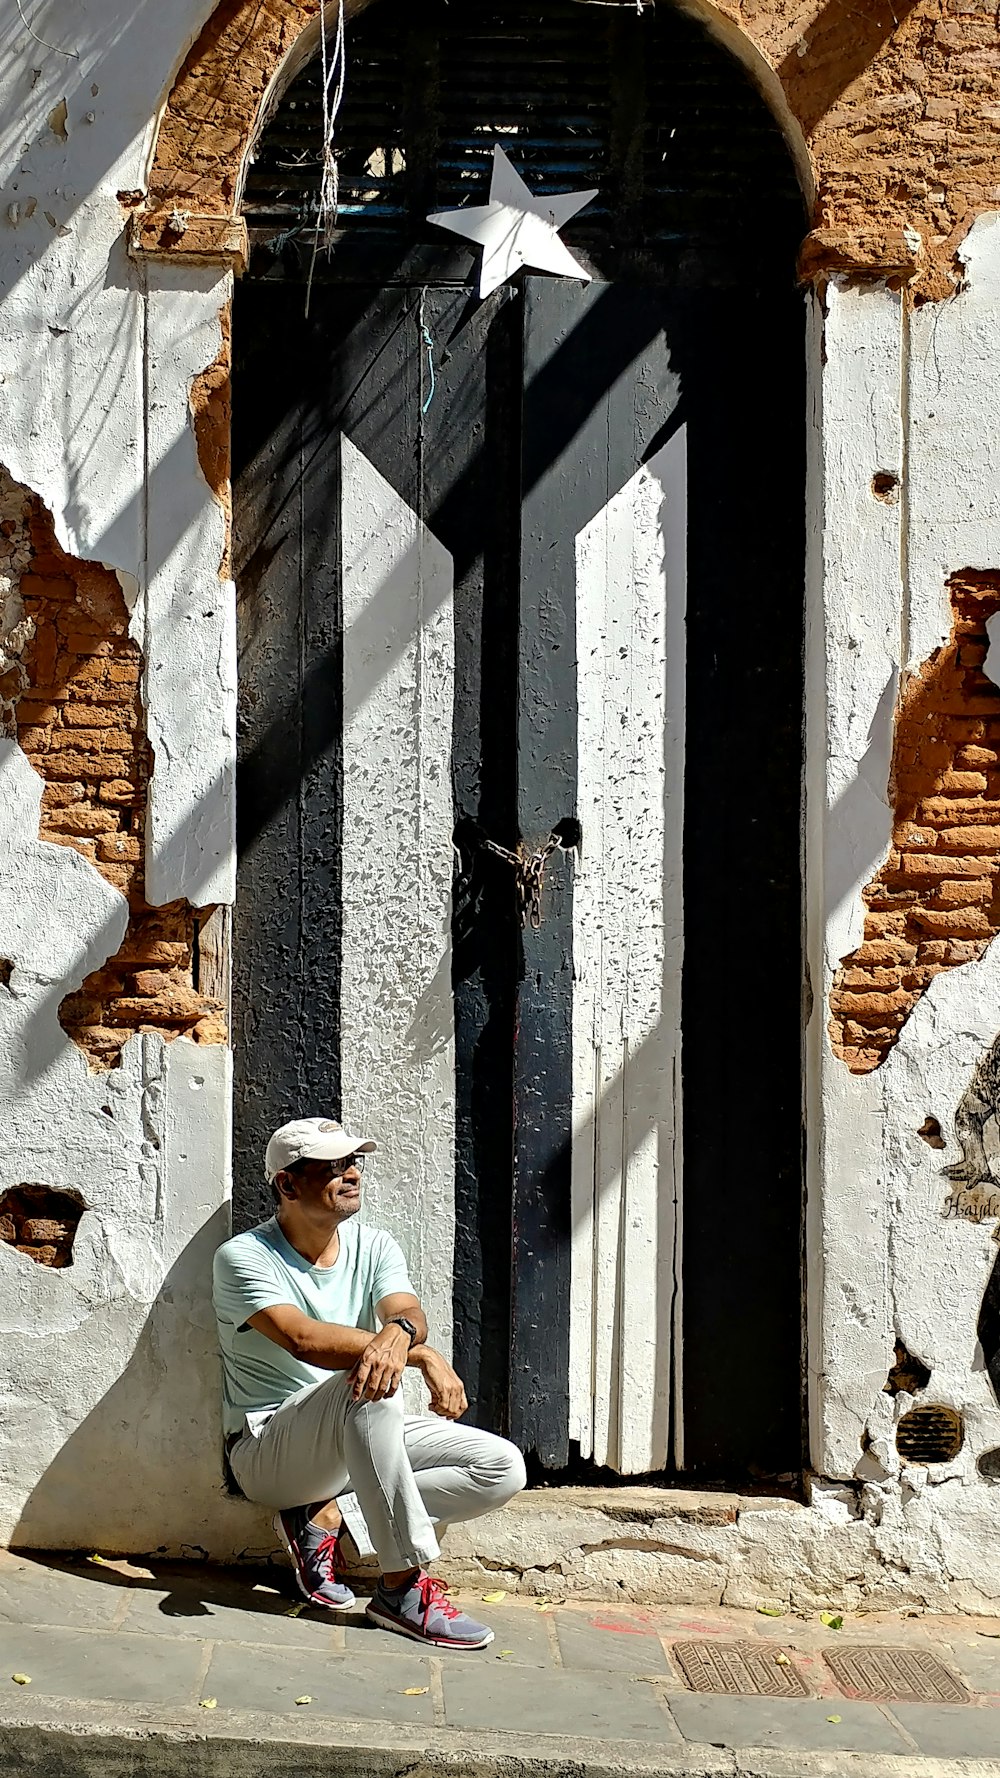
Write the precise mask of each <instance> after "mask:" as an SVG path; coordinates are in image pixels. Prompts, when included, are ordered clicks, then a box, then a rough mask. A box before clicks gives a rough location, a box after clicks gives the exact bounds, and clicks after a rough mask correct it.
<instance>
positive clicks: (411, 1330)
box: [389, 1315, 417, 1346]
mask: <svg viewBox="0 0 1000 1778" xmlns="http://www.w3.org/2000/svg"><path fill="white" fill-rule="evenodd" d="M392 1322H395V1324H396V1326H397V1327H401V1328H402V1330H403V1332H404V1333H407V1334H409V1336H410V1345H411V1346H412V1345H413V1342H414V1340H415V1339H416V1337H417V1330H416V1328H415V1327H414V1325H413V1322H412V1321H407V1319H406V1316H405V1315H390V1316H389V1323H390V1325H391V1324H392Z"/></svg>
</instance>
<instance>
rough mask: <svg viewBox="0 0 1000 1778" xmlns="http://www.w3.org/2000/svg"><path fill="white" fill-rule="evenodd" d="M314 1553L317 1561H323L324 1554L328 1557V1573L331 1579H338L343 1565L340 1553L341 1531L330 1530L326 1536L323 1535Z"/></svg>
mask: <svg viewBox="0 0 1000 1778" xmlns="http://www.w3.org/2000/svg"><path fill="white" fill-rule="evenodd" d="M314 1554H315V1557H316V1561H317V1562H321V1561H322V1560H323V1557H324V1556H326V1557H328V1561H327V1565H326V1572H327V1575H328V1577H329V1579H330V1580H336V1578H337V1574H338V1572H339V1571H340V1569H341V1568H342V1567H343V1561H342V1558H341V1554H340V1532H339V1531H329V1532H328V1533H327V1535H326V1536H325V1537H321V1538H320V1540H319V1543H318V1544H317V1545H316V1549H315V1551H314Z"/></svg>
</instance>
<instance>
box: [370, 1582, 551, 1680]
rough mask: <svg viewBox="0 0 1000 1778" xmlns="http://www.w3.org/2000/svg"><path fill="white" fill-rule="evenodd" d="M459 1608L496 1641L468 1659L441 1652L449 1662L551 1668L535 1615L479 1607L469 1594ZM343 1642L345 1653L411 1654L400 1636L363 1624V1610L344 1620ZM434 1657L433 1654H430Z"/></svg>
mask: <svg viewBox="0 0 1000 1778" xmlns="http://www.w3.org/2000/svg"><path fill="white" fill-rule="evenodd" d="M458 1603H459V1605H460V1606H461V1607H462V1609H463V1610H464V1611H468V1612H469V1613H471V1615H472V1616H473V1617H477V1618H480V1620H481V1622H483V1623H486V1624H489V1625H490V1627H491V1628H492V1630H493V1631H494V1633H495V1638H496V1640H495V1641H493V1642H491V1643H490V1645H489V1647H488V1648H485V1649H476V1650H470V1652H469V1653H468V1655H460V1654H458V1652H457V1651H456V1650H453V1649H448V1650H446V1651H445V1653H446V1655H447V1658H448V1660H449V1661H452V1660H470V1661H476V1662H478V1663H479V1665H480V1666H481V1665H482V1664H483V1662H484V1661H490V1660H494V1661H495V1660H499V1659H500V1658H501V1655H502V1657H503V1660H504V1662H505V1663H508V1664H509V1665H510V1666H512V1667H550V1666H552V1665H553V1660H554V1657H553V1654H552V1645H551V1643H550V1642H549V1636H548V1631H547V1629H546V1627H545V1617H544V1616H543V1615H542V1614H541V1613H539V1612H537V1611H532V1610H531V1609H530V1607H529V1608H528V1609H522V1608H521V1607H520V1606H517V1605H513V1606H511V1605H507V1606H500V1605H483V1604H482V1603H481V1602H480V1601H478V1600H477V1599H476V1598H475V1596H474V1595H472V1594H463V1595H462V1596H461V1597H460V1598H459V1600H458ZM344 1625H345V1628H346V1632H347V1635H346V1642H347V1649H348V1652H349V1653H359V1654H371V1653H372V1652H373V1650H374V1651H376V1652H378V1653H379V1654H382V1653H386V1654H404V1655H405V1654H412V1653H413V1651H414V1647H415V1645H414V1643H412V1642H410V1641H408V1640H407V1639H406V1637H404V1636H397V1635H395V1634H394V1633H393V1632H392V1631H391V1630H382V1629H380V1628H379V1626H378V1624H373V1623H371V1622H367V1621H366V1620H365V1617H364V1614H363V1607H362V1610H361V1612H360V1613H355V1612H351V1613H350V1614H349V1615H348V1616H346V1617H345V1618H344ZM431 1652H432V1653H437V1652H438V1651H437V1650H432V1651H431Z"/></svg>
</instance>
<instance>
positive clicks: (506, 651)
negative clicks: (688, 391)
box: [419, 288, 521, 1431]
mask: <svg viewBox="0 0 1000 1778" xmlns="http://www.w3.org/2000/svg"><path fill="white" fill-rule="evenodd" d="M421 328H422V335H421V344H422V347H423V352H422V357H421V365H422V370H423V392H422V405H423V404H426V407H425V412H424V413H423V414H422V416H421V433H420V449H419V461H420V477H421V486H422V496H421V497H422V502H423V504H422V509H421V510H422V512H423V514H424V517H425V519H426V522H427V523H428V525H429V526H430V527H431V529H432V530H433V531H434V534H435V536H436V537H438V538H439V539H440V541H441V542H442V543H443V544H444V546H445V547H446V548H447V549H448V550H449V551H450V552H451V555H452V558H453V561H454V571H455V589H454V609H455V687H454V710H453V723H452V761H451V765H452V771H451V778H452V791H453V797H454V815H455V834H456V846H457V853H458V857H459V860H460V868H459V871H458V876H457V881H456V893H455V907H454V917H453V934H452V986H453V993H454V1006H455V1046H456V1075H457V1082H456V1127H455V1271H454V1279H453V1314H454V1356H455V1364H456V1367H457V1368H458V1370H459V1371H460V1373H461V1376H462V1378H463V1380H464V1382H465V1386H466V1390H467V1392H468V1396H469V1402H470V1419H471V1420H472V1422H473V1423H474V1424H477V1425H481V1426H487V1427H492V1428H493V1429H495V1430H498V1431H506V1430H507V1427H508V1423H509V1418H508V1417H509V1395H510V1389H509V1380H510V1364H511V1331H510V1254H511V1173H512V1155H513V1111H512V1107H513V1098H514V1091H513V1042H512V1033H513V1028H514V1018H515V992H516V987H515V975H516V966H517V960H518V956H519V945H520V933H519V930H518V927H517V921H516V914H515V911H514V896H513V885H512V882H511V874H510V870H509V867H507V866H506V865H504V864H502V863H500V862H499V861H498V860H497V859H496V858H493V857H491V856H490V855H489V854H488V853H486V852H484V851H483V850H482V849H481V848H480V847H479V846H478V844H477V843H476V839H475V837H474V836H475V833H476V832H477V831H478V832H480V833H483V834H486V835H488V836H490V837H491V838H492V839H494V840H497V841H499V842H500V843H501V844H503V845H512V844H513V842H514V840H515V839H516V836H517V809H516V790H515V783H516V732H515V724H516V685H517V596H518V567H519V563H518V551H519V526H518V507H519V500H520V436H521V434H520V423H521V306H520V302H519V300H518V299H517V293H516V292H514V291H511V290H510V289H503V290H500V291H497V292H496V293H495V295H494V296H492V297H490V298H488V299H487V301H486V302H483V303H480V302H478V301H476V300H475V299H474V298H473V299H472V300H470V296H469V292H468V290H467V289H465V288H460V289H457V290H455V289H446V288H444V289H427V290H425V291H424V293H423V299H422V313H421ZM423 330H426V338H425V337H424V336H423ZM428 340H429V341H430V344H429V345H428V343H427V342H428ZM429 357H430V358H431V359H432V361H433V365H434V388H433V394H432V393H431V382H430V374H429V366H428V358H429Z"/></svg>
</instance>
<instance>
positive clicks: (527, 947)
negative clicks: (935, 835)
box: [234, 0, 805, 1480]
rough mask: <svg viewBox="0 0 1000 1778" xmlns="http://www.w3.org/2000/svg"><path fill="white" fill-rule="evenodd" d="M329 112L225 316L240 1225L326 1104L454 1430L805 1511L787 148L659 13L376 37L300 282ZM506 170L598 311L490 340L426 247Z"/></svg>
mask: <svg viewBox="0 0 1000 1778" xmlns="http://www.w3.org/2000/svg"><path fill="white" fill-rule="evenodd" d="M319 85H320V79H319V70H318V68H317V66H316V64H315V63H313V64H310V66H309V67H307V68H306V69H305V70H304V72H303V73H302V74H301V75H300V76H299V77H298V79H297V80H296V81H295V83H294V84H293V85H292V86H291V87H290V88H289V90H288V92H287V93H286V94H285V96H284V98H283V100H282V102H281V104H280V105H279V107H278V109H277V110H276V112H275V114H274V115H273V117H272V119H271V121H270V123H269V125H268V127H267V129H266V131H265V133H264V136H263V138H262V140H261V142H260V144H259V145H258V151H257V154H256V160H255V164H254V166H253V167H252V168H251V170H250V173H249V177H248V181H247V188H246V199H245V213H246V216H247V220H248V223H249V225H250V229H251V237H252V241H253V248H254V250H253V254H252V259H251V266H250V271H249V274H248V276H247V277H246V278H245V279H244V280H243V281H242V282H241V283H240V285H239V286H238V288H237V294H236V302H235V313H234V327H235V344H236V351H235V374H234V447H235V451H234V455H235V465H234V467H235V492H236V539H237V583H238V594H239V611H240V648H241V673H242V689H241V717H240V778H239V790H238V801H239V845H240V892H239V901H238V906H237V912H236V920H235V931H234V963H235V983H234V1038H235V1044H236V1074H237V1093H236V1120H237V1141H236V1211H237V1217H238V1219H240V1220H241V1221H243V1222H246V1221H250V1220H254V1219H255V1218H256V1216H258V1215H259V1214H262V1213H266V1210H267V1206H266V1202H265V1200H264V1194H263V1192H262V1189H261V1183H260V1179H259V1162H258V1159H257V1157H258V1155H259V1152H260V1145H261V1138H262V1136H263V1135H264V1134H266V1132H267V1130H268V1129H269V1128H270V1127H272V1126H273V1124H274V1123H276V1122H278V1121H280V1120H281V1119H282V1118H283V1117H285V1116H289V1115H292V1114H293V1113H294V1112H295V1111H296V1110H297V1109H301V1108H307V1109H312V1108H314V1107H320V1108H326V1107H333V1108H336V1107H338V1106H339V1105H340V1104H341V1101H343V1106H344V1110H345V1113H346V1114H347V1115H349V1116H350V1117H351V1118H353V1119H358V1118H359V1117H364V1118H367V1119H368V1120H374V1121H376V1122H377V1124H378V1126H379V1133H380V1134H382V1135H383V1136H384V1138H385V1140H386V1154H385V1156H384V1158H383V1160H382V1162H381V1163H380V1173H379V1176H378V1179H377V1181H376V1182H375V1183H374V1184H373V1187H372V1195H373V1197H374V1204H375V1208H376V1210H377V1213H378V1214H379V1215H380V1216H383V1217H384V1218H385V1220H387V1221H388V1222H389V1223H390V1225H391V1226H394V1227H396V1228H397V1229H398V1231H399V1232H400V1233H401V1235H402V1236H403V1238H404V1240H405V1241H406V1244H407V1246H408V1248H409V1251H410V1255H411V1259H412V1260H413V1262H414V1264H415V1266H416V1268H417V1270H418V1272H419V1273H420V1279H421V1288H422V1291H423V1294H424V1295H425V1298H429V1300H430V1303H431V1307H432V1312H433V1315H434V1319H435V1321H436V1324H437V1325H438V1326H442V1325H444V1326H445V1327H447V1326H448V1325H449V1324H450V1323H453V1328H454V1344H455V1353H456V1360H457V1362H458V1364H459V1366H460V1368H461V1369H462V1371H463V1374H464V1376H465V1377H466V1381H467V1386H468V1388H469V1394H470V1399H471V1400H472V1401H473V1417H474V1418H478V1419H479V1420H481V1421H482V1422H483V1423H486V1424H491V1425H494V1426H497V1427H498V1428H501V1429H503V1430H507V1431H510V1433H511V1434H512V1436H514V1437H515V1438H516V1439H517V1440H518V1441H519V1442H520V1443H521V1444H522V1445H524V1446H525V1447H526V1449H527V1450H528V1451H529V1453H532V1454H533V1456H534V1458H535V1459H536V1460H537V1462H538V1464H539V1466H540V1468H541V1470H543V1471H545V1472H547V1473H549V1474H558V1473H564V1474H565V1473H569V1472H573V1473H577V1474H587V1473H593V1466H595V1465H596V1466H597V1467H598V1468H600V1467H602V1466H605V1465H606V1466H608V1467H610V1468H612V1469H614V1470H616V1471H618V1472H620V1473H631V1474H635V1473H654V1472H655V1473H665V1472H666V1473H671V1472H678V1473H681V1472H684V1473H691V1474H699V1475H703V1476H706V1477H716V1478H720V1479H721V1478H727V1479H732V1480H735V1479H738V1478H740V1477H742V1476H745V1475H747V1474H748V1473H758V1474H768V1475H772V1476H773V1475H775V1474H778V1473H782V1472H790V1471H794V1470H796V1469H798V1468H799V1466H800V1462H801V1451H802V1406H801V1404H802V1394H803V1391H802V1380H801V1378H802V1330H801V1257H800V1256H801V1225H802V1185H801V1111H800V1104H801V1092H800V1044H801V1003H802V974H801V947H800V925H801V913H800V887H799V851H800V816H799V810H800V796H801V790H800V763H801V711H802V670H801V653H802V583H803V556H804V430H805V420H804V414H805V396H804V386H803V385H804V347H803V331H804V307H803V304H802V301H801V298H800V296H799V295H798V293H797V291H796V288H795V280H794V264H795V254H796V249H797V247H798V243H799V240H800V238H801V235H802V232H803V229H804V222H805V219H804V211H803V206H802V201H801V197H800V194H799V191H798V187H797V184H796V180H795V175H794V171H793V168H792V164H791V160H790V157H789V154H788V151H787V149H786V147H785V144H784V142H783V140H782V138H781V135H780V133H779V131H778V129H777V126H776V125H775V123H774V120H773V118H772V117H771V116H770V114H769V112H768V110H767V108H766V106H765V105H764V103H763V101H762V100H761V99H760V98H759V96H758V95H757V94H756V92H755V91H754V90H753V88H752V86H751V85H750V83H749V81H748V79H747V76H746V75H745V73H744V71H743V70H742V69H741V68H740V67H739V65H738V64H737V63H736V62H735V61H734V60H733V59H732V57H731V56H729V55H728V53H727V52H725V51H724V50H722V49H721V48H720V47H719V46H718V45H717V44H716V43H715V42H713V40H712V39H711V38H710V37H709V35H708V34H707V32H706V31H705V30H704V28H703V27H702V26H701V25H699V24H697V23H696V22H694V21H693V20H691V19H690V18H689V17H687V16H685V15H684V14H682V13H681V12H679V11H678V10H675V9H674V8H673V7H671V6H668V5H659V6H657V7H655V8H652V7H651V8H647V9H646V10H645V11H643V12H641V13H638V14H637V13H636V12H634V11H633V10H632V9H631V8H626V7H621V8H617V7H613V6H612V7H606V6H600V7H598V6H587V5H581V4H578V3H576V0H559V3H557V4H552V5H547V6H546V8H545V9H544V12H541V13H540V12H539V9H538V8H537V7H532V6H530V5H528V4H526V3H525V0H513V3H512V4H502V3H500V0H497V3H496V4H492V3H490V4H487V3H479V0H477V3H476V4H474V5H466V6H463V7H462V8H460V9H459V8H455V7H449V6H448V5H447V4H446V3H445V0H432V4H430V5H429V6H427V7H425V8H423V9H421V11H420V13H419V15H413V14H412V11H411V10H410V9H407V8H406V7H405V6H404V5H403V4H401V0H380V4H379V5H378V6H377V7H375V8H373V9H371V11H370V12H366V13H365V14H364V15H363V16H362V17H361V18H360V19H359V20H358V21H357V23H356V24H355V25H354V26H353V27H351V28H350V34H349V41H348V81H347V89H346V95H345V100H344V106H343V109H342V112H341V115H340V119H339V122H338V129H337V143H338V151H339V164H340V199H341V207H340V215H339V220H338V227H337V231H336V239H335V242H334V245H333V247H332V249H331V251H330V252H329V254H326V253H320V254H319V255H318V256H314V235H313V225H314V221H315V217H314V214H313V213H312V211H311V208H310V206H311V204H312V203H313V196H314V193H315V192H316V190H317V189H318V171H317V143H318V140H319V116H320V113H319ZM497 143H499V144H500V145H502V146H503V148H504V149H505V151H506V152H507V153H508V154H509V156H510V158H511V160H512V162H513V163H514V165H515V166H516V167H517V169H518V171H519V172H521V173H522V175H523V176H524V177H525V179H526V180H527V181H528V183H529V184H530V185H532V186H533V187H534V189H536V190H545V189H550V190H566V189H578V190H581V189H585V188H590V187H597V188H598V191H599V196H598V198H597V200H596V201H595V202H594V204H593V205H591V206H590V207H589V208H588V209H587V210H585V211H584V212H583V213H582V214H581V215H580V216H579V217H578V218H577V219H575V220H574V222H572V223H571V224H570V225H569V226H568V227H567V228H566V230H565V231H564V238H565V239H566V241H567V243H568V244H569V245H570V246H571V248H572V249H573V251H574V252H577V253H578V254H580V255H581V256H582V257H583V258H584V259H585V261H586V263H587V264H588V266H589V268H590V269H591V271H592V272H593V274H594V277H593V282H592V283H590V284H589V285H582V284H578V283H577V282H576V281H571V280H566V279H548V278H545V277H541V276H537V277H536V276H534V275H531V274H520V275H519V277H518V278H517V280H515V281H514V282H513V283H512V284H509V285H506V286H503V287H502V288H501V289H499V290H498V291H496V292H495V293H494V294H493V295H492V296H491V297H489V298H487V299H486V300H485V301H484V302H480V301H479V300H478V298H477V297H476V296H475V292H474V286H475V269H476V268H475V265H474V261H473V256H472V255H471V254H470V253H469V252H467V251H466V250H465V248H464V247H463V245H462V244H460V243H458V242H456V240H455V238H454V237H452V236H447V235H444V234H442V233H441V232H440V231H438V230H436V229H435V228H434V227H433V226H432V225H429V224H428V223H427V222H426V220H425V219H426V216H427V213H428V212H429V211H431V210H435V209H443V208H450V207H453V206H454V205H456V204H458V203H460V202H462V201H465V200H468V201H470V202H472V203H481V202H483V201H485V197H486V186H487V184H488V167H489V159H490V156H491V154H492V150H493V148H494V146H495V145H496V144H497ZM307 285H308V286H309V296H308V314H307V313H306V290H307ZM553 834H554V835H555V836H556V837H557V839H558V840H560V841H561V842H562V845H561V846H557V847H556V848H555V849H554V850H552V851H551V853H549V854H547V855H546V857H545V861H544V872H543V882H542V890H541V900H540V903H539V902H538V901H536V900H535V899H534V897H533V896H532V893H531V885H530V880H529V879H530V863H531V855H532V854H535V855H536V859H537V858H538V855H539V854H540V853H542V852H544V850H545V847H546V843H547V841H548V838H549V836H550V835H553ZM578 842H579V843H578ZM519 843H520V844H521V846H522V848H523V853H524V854H525V855H526V857H522V858H521V859H520V861H519V862H518V863H515V862H512V860H511V859H510V858H509V857H505V856H503V853H505V852H506V853H508V854H509V853H515V852H516V850H517V847H518V845H519ZM497 847H498V848H500V851H499V852H498V851H497V850H495V849H494V848H497ZM453 862H454V863H455V864H456V869H455V872H454V875H453V871H452V866H453ZM526 867H527V868H526ZM536 876H537V869H536ZM740 1353H743V1354H744V1356H743V1357H742V1359H740V1361H739V1362H737V1359H738V1358H739V1355H740ZM588 1466H590V1467H588Z"/></svg>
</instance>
